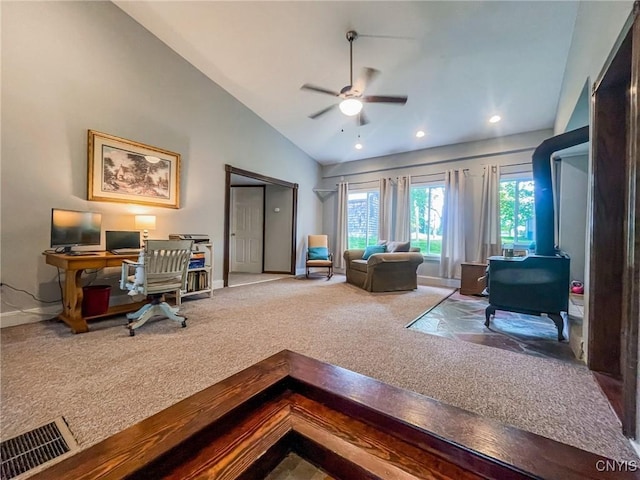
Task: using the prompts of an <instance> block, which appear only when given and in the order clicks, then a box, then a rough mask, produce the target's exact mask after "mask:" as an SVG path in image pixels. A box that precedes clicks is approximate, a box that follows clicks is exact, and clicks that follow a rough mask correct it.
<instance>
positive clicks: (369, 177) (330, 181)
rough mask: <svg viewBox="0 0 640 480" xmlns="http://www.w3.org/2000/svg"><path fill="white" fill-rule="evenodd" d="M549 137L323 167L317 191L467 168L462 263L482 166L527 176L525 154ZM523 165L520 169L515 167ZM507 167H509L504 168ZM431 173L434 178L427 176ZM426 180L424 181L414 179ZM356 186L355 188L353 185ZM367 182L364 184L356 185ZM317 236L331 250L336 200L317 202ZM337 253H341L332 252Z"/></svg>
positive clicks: (432, 267) (432, 273)
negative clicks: (344, 183)
mask: <svg viewBox="0 0 640 480" xmlns="http://www.w3.org/2000/svg"><path fill="white" fill-rule="evenodd" d="M551 136H553V132H552V131H551V130H550V129H549V130H538V131H535V132H528V133H523V134H520V135H510V136H507V137H501V138H494V139H490V140H482V141H476V142H468V143H461V144H457V145H448V146H444V147H437V148H430V149H425V150H419V151H415V152H408V153H400V154H396V155H389V156H385V157H378V158H372V159H368V160H360V161H357V162H348V163H340V164H334V165H327V166H324V167H323V169H322V178H323V179H322V183H321V184H320V185H319V187H320V188H327V189H329V188H335V185H336V183H337V182H339V181H347V182H350V183H354V184H353V185H350V186H349V188H350V190H351V189H358V188H367V187H373V188H377V186H378V183H377V182H378V180H379V178H380V177H383V176H384V177H392V178H393V177H396V176H398V175H411V176H412V177H413V179H412V182H418V181H424V180H433V181H437V180H443V179H444V176H443V175H437V174H440V173H443V172H444V171H445V170H449V169H459V168H468V169H469V171H468V172H467V184H466V185H467V193H468V196H467V208H468V212H467V218H469V220H470V228H469V234H468V236H467V239H466V240H467V260H468V261H473V260H475V254H476V252H475V249H474V248H473V245H474V243H475V240H476V238H477V237H478V231H479V223H478V217H479V215H480V200H479V198H480V193H481V189H482V166H483V165H487V164H496V165H500V166H502V171H503V172H504V173H516V172H529V173H530V172H531V155H532V154H533V151H534V150H535V148H536V147H537V146H538V145H540V143H542V142H543V141H544V140H545V139H547V138H549V137H551ZM515 164H524V165H515ZM508 165H515V166H512V167H508ZM431 174H436V175H431ZM420 175H428V176H427V177H419V176H420ZM356 182H357V184H355V183H356ZM360 182H369V183H360ZM323 205H324V213H323V233H327V234H329V235H331V244H332V245H335V244H336V243H335V225H336V216H337V195H335V194H334V195H329V196H327V197H325V200H324V202H323ZM337 254H342V252H337ZM438 270H439V261H438V260H435V259H433V260H432V259H427V260H426V261H425V263H424V264H422V265H421V266H420V267H419V268H418V275H421V276H427V277H437V276H439V272H438Z"/></svg>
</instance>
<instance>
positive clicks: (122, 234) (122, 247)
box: [104, 230, 140, 255]
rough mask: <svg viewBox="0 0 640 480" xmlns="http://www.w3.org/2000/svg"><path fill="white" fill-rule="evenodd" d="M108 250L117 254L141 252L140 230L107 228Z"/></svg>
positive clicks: (106, 240) (106, 241)
mask: <svg viewBox="0 0 640 480" xmlns="http://www.w3.org/2000/svg"><path fill="white" fill-rule="evenodd" d="M104 234H105V243H106V245H105V246H106V250H107V251H108V252H111V253H113V254H115V255H131V254H133V253H139V252H140V232H139V231H138V230H135V231H131V232H128V231H120V230H119V231H115V230H106V231H105V232H104Z"/></svg>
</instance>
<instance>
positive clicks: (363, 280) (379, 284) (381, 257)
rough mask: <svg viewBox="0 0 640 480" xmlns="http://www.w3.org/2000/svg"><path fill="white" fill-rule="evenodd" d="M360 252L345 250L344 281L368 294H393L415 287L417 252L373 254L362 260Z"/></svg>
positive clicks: (361, 251)
mask: <svg viewBox="0 0 640 480" xmlns="http://www.w3.org/2000/svg"><path fill="white" fill-rule="evenodd" d="M363 254H364V250H363V249H351V250H345V252H344V260H345V264H346V265H345V268H346V274H347V282H348V283H351V284H353V285H356V286H358V287H360V288H364V289H365V290H367V291H369V292H395V291H400V290H415V289H416V288H418V276H417V274H416V270H417V269H418V265H420V264H421V263H422V262H423V261H424V258H423V257H422V254H421V253H420V249H418V248H412V249H411V251H409V252H393V253H374V254H373V255H371V256H370V257H369V258H368V259H367V260H363V258H362V255H363Z"/></svg>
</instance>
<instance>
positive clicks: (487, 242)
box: [476, 165, 502, 263]
mask: <svg viewBox="0 0 640 480" xmlns="http://www.w3.org/2000/svg"><path fill="white" fill-rule="evenodd" d="M477 242H478V245H477V246H476V262H479V263H486V262H487V258H489V257H491V256H493V255H501V254H502V245H501V242H500V167H499V166H498V165H485V166H484V173H483V174H482V197H481V200H480V230H479V232H478V240H477Z"/></svg>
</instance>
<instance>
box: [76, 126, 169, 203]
mask: <svg viewBox="0 0 640 480" xmlns="http://www.w3.org/2000/svg"><path fill="white" fill-rule="evenodd" d="M87 197H88V200H96V201H102V202H122V203H138V204H142V205H153V206H157V207H169V208H180V154H179V153H174V152H169V151H168V150H163V149H161V148H157V147H152V146H151V145H145V144H144V143H138V142H134V141H131V140H126V139H124V138H120V137H116V136H114V135H108V134H106V133H100V132H96V131H94V130H89V169H88V188H87Z"/></svg>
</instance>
